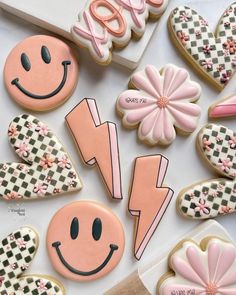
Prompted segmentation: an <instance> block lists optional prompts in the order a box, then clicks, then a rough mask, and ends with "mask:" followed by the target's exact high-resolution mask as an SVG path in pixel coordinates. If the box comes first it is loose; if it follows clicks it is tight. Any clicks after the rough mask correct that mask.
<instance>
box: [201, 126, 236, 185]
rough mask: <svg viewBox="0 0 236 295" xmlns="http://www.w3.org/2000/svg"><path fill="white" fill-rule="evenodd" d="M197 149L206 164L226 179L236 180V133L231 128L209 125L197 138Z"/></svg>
mask: <svg viewBox="0 0 236 295" xmlns="http://www.w3.org/2000/svg"><path fill="white" fill-rule="evenodd" d="M197 147H198V148H199V151H200V153H201V155H202V156H203V158H204V159H206V162H207V163H208V164H209V165H210V166H211V167H212V168H213V169H214V170H215V171H216V172H217V173H218V174H221V175H223V176H225V177H228V178H231V179H235V178H236V133H235V132H234V131H232V130H230V129H229V128H227V127H225V126H222V125H216V124H207V125H206V126H205V127H203V128H202V129H201V130H200V131H199V133H198V138H197Z"/></svg>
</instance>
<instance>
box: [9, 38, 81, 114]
mask: <svg viewBox="0 0 236 295" xmlns="http://www.w3.org/2000/svg"><path fill="white" fill-rule="evenodd" d="M77 80H78V63H77V59H76V57H75V55H74V53H73V52H72V50H71V48H70V47H69V46H68V45H67V44H66V43H64V42H62V41H61V40H59V39H57V38H54V37H51V36H46V35H36V36H32V37H29V38H26V39H25V40H23V41H22V42H20V43H19V44H17V45H16V47H15V48H13V50H12V51H11V52H10V54H9V56H8V57H7V60H6V63H5V68H4V82H5V85H6V88H7V90H8V92H9V94H10V96H11V97H12V98H13V99H14V100H15V101H16V102H17V103H18V104H20V105H21V106H22V107H24V108H27V109H30V110H35V111H47V110H51V109H53V108H55V107H57V106H59V105H61V104H62V103H63V102H65V101H66V100H67V99H68V98H69V97H70V96H71V94H72V93H73V90H74V88H75V86H76V84H77ZM22 89H23V90H22Z"/></svg>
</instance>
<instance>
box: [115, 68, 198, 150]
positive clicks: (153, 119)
mask: <svg viewBox="0 0 236 295" xmlns="http://www.w3.org/2000/svg"><path fill="white" fill-rule="evenodd" d="M130 88H133V89H130V90H127V91H125V92H123V93H122V94H121V95H120V96H119V97H118V100H117V110H118V113H119V114H121V115H122V116H123V124H124V126H126V127H136V126H138V125H139V128H138V137H139V139H140V140H142V141H145V142H147V143H148V144H151V145H155V144H164V145H168V144H170V143H172V142H173V141H174V139H175V137H176V130H175V128H176V129H178V130H180V131H182V132H184V133H187V134H188V133H191V132H193V131H194V130H195V129H196V128H197V122H198V118H199V116H200V113H201V110H200V107H199V106H198V105H196V104H195V103H194V102H195V101H196V100H198V98H199V97H200V95H201V87H200V85H199V84H197V83H196V82H193V81H192V80H190V76H189V73H188V72H187V71H186V70H185V69H183V68H179V67H177V66H175V65H172V64H168V65H166V66H165V67H164V68H163V69H162V70H161V71H160V72H159V71H158V70H157V69H156V68H155V67H154V66H152V65H148V66H146V68H145V69H144V70H143V71H140V72H136V73H135V74H133V76H132V77H131V80H130Z"/></svg>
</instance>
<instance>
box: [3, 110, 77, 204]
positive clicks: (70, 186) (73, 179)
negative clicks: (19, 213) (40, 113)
mask: <svg viewBox="0 0 236 295" xmlns="http://www.w3.org/2000/svg"><path fill="white" fill-rule="evenodd" d="M8 137H9V141H10V144H11V146H12V147H13V149H14V151H15V152H16V154H17V155H18V156H19V157H20V158H21V159H22V160H23V161H24V162H25V163H5V164H0V184H1V185H0V197H2V198H4V199H6V200H20V199H26V200H29V199H36V198H45V197H49V196H54V195H57V194H60V193H65V192H71V191H76V190H79V189H81V187H82V185H81V181H80V179H79V176H78V174H77V173H76V171H75V169H74V167H73V165H72V163H71V160H70V158H69V156H68V154H67V152H66V151H65V149H64V147H63V146H62V145H61V143H60V142H59V140H58V139H57V137H56V136H55V135H54V134H53V133H52V132H51V130H50V129H49V128H48V127H47V126H46V125H45V124H44V123H42V122H40V121H39V120H38V119H36V118H35V117H33V116H31V115H25V114H23V115H21V116H19V117H16V118H15V119H14V120H13V121H12V122H11V124H10V126H9V129H8Z"/></svg>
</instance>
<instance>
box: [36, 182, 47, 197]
mask: <svg viewBox="0 0 236 295" xmlns="http://www.w3.org/2000/svg"><path fill="white" fill-rule="evenodd" d="M47 188H48V186H47V185H46V184H44V183H43V182H39V183H37V184H36V185H35V187H34V193H37V194H38V195H39V196H44V195H45V194H46V191H47Z"/></svg>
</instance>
